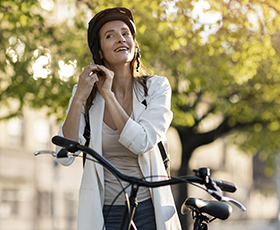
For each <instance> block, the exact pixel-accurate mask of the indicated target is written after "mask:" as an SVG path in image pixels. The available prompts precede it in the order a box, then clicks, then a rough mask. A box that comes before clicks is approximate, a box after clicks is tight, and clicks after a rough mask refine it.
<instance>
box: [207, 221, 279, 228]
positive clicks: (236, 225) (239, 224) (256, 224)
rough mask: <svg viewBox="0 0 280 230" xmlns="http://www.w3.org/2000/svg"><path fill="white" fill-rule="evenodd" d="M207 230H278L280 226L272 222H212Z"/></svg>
mask: <svg viewBox="0 0 280 230" xmlns="http://www.w3.org/2000/svg"><path fill="white" fill-rule="evenodd" d="M208 229H209V230H280V225H278V226H277V223H276V222H275V221H274V222H265V221H260V222H253V221H250V222H244V223H242V222H235V223H234V222H230V223H229V222H223V221H219V222H217V223H215V222H213V223H212V224H209V226H208Z"/></svg>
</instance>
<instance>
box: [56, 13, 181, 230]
mask: <svg viewBox="0 0 280 230" xmlns="http://www.w3.org/2000/svg"><path fill="white" fill-rule="evenodd" d="M135 35H136V28H135V24H134V20H133V17H132V14H131V12H130V10H128V9H126V8H111V9H106V10H103V11H101V12H99V13H98V14H96V15H95V16H94V17H93V19H92V20H91V21H90V22H89V28H88V43H89V48H90V50H91V52H92V55H93V60H94V64H93V63H90V64H89V65H88V66H86V67H85V68H84V69H83V71H82V73H81V74H80V76H79V82H78V84H77V85H75V87H74V89H73V95H72V98H71V99H70V102H69V108H68V110H67V117H66V120H65V121H64V122H63V123H62V125H61V128H60V131H59V135H61V136H64V137H66V138H69V139H72V140H75V141H79V142H81V143H82V144H84V143H85V142H86V140H85V138H84V136H83V134H84V129H85V126H86V121H88V122H89V125H90V128H91V136H90V142H89V147H91V148H93V149H94V150H95V151H97V152H98V153H100V154H102V155H103V156H104V157H105V158H106V159H107V160H108V161H110V162H111V163H112V164H113V165H114V166H115V167H117V168H118V169H119V170H120V171H122V172H123V173H124V174H127V175H132V176H136V177H141V178H142V177H145V178H147V180H150V181H152V180H153V181H155V180H160V179H162V177H161V178H156V177H155V176H156V175H161V176H162V175H164V176H167V174H166V171H165V168H164V165H163V162H162V158H161V155H160V153H159V149H158V147H157V143H158V142H159V141H160V140H161V139H163V138H164V136H165V133H166V131H167V129H168V127H169V125H170V123H171V120H172V112H171V110H170V100H171V88H170V85H169V82H168V80H167V79H166V78H164V77H159V76H147V74H146V72H145V68H144V67H143V66H142V65H141V62H140V53H139V52H140V49H139V47H138V45H137V42H136V40H135ZM73 160H74V159H73V158H72V159H60V160H59V161H60V163H61V164H63V165H70V164H71V163H72V162H73ZM152 176H153V177H152ZM125 185H126V184H125V183H124V186H125ZM119 191H121V187H120V185H119V184H118V182H117V181H116V179H115V178H114V176H112V175H111V174H110V173H109V172H108V171H107V170H104V169H103V167H102V166H100V165H98V164H96V163H93V162H91V161H86V163H85V167H84V172H83V178H82V183H81V188H80V195H79V196H80V197H79V198H80V199H79V213H78V229H79V230H81V229H83V230H84V229H91V230H92V229H102V228H103V225H104V217H105V216H106V214H107V212H108V209H109V207H110V205H111V203H112V202H113V200H114V198H115V197H116V195H117V194H118V193H119ZM127 192H128V194H129V190H128V191H127ZM124 201H125V198H124V196H120V197H119V198H118V199H117V200H116V202H115V203H114V206H113V209H112V211H110V213H109V216H108V218H107V219H106V223H105V225H106V229H107V230H110V229H118V224H119V222H120V216H121V214H122V211H123V204H124ZM138 202H139V205H138V207H137V210H138V211H136V213H135V218H134V222H135V225H136V226H137V228H138V229H139V230H141V229H143V230H144V229H145V230H148V229H151V230H152V229H153V230H154V229H158V230H164V229H176V230H178V229H181V227H180V223H179V220H178V216H177V212H176V208H175V205H174V201H173V197H172V193H171V189H170V187H169V186H166V187H160V188H155V189H148V188H142V187H141V188H140V189H139V192H138ZM139 210H140V211H139Z"/></svg>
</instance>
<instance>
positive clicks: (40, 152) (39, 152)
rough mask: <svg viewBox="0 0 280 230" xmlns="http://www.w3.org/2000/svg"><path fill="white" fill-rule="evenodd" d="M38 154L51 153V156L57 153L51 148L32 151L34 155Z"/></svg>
mask: <svg viewBox="0 0 280 230" xmlns="http://www.w3.org/2000/svg"><path fill="white" fill-rule="evenodd" d="M39 154H51V155H52V156H53V157H56V156H57V153H56V152H54V151H51V150H40V151H36V152H34V155H35V156H38V155H39Z"/></svg>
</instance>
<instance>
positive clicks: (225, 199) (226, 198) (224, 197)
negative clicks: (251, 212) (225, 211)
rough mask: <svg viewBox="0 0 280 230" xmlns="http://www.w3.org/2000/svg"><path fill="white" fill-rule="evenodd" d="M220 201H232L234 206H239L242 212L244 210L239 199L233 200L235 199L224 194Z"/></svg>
mask: <svg viewBox="0 0 280 230" xmlns="http://www.w3.org/2000/svg"><path fill="white" fill-rule="evenodd" d="M221 201H223V202H231V203H233V204H234V205H235V206H237V207H238V208H240V209H241V210H242V211H243V212H244V211H246V207H245V206H244V205H243V204H241V203H240V202H239V201H237V200H235V199H232V198H230V197H226V196H223V197H222V199H221Z"/></svg>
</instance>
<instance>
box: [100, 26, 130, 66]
mask: <svg viewBox="0 0 280 230" xmlns="http://www.w3.org/2000/svg"><path fill="white" fill-rule="evenodd" d="M99 38H100V47H101V51H100V55H101V58H102V59H103V61H104V64H105V65H106V66H108V65H109V66H110V65H115V64H126V63H130V62H131V61H132V60H133V57H134V52H135V41H134V38H133V36H132V34H131V32H130V29H129V27H128V26H127V24H126V23H124V22H123V21H111V22H107V23H106V24H104V25H103V26H102V27H101V29H100V31H99Z"/></svg>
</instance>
